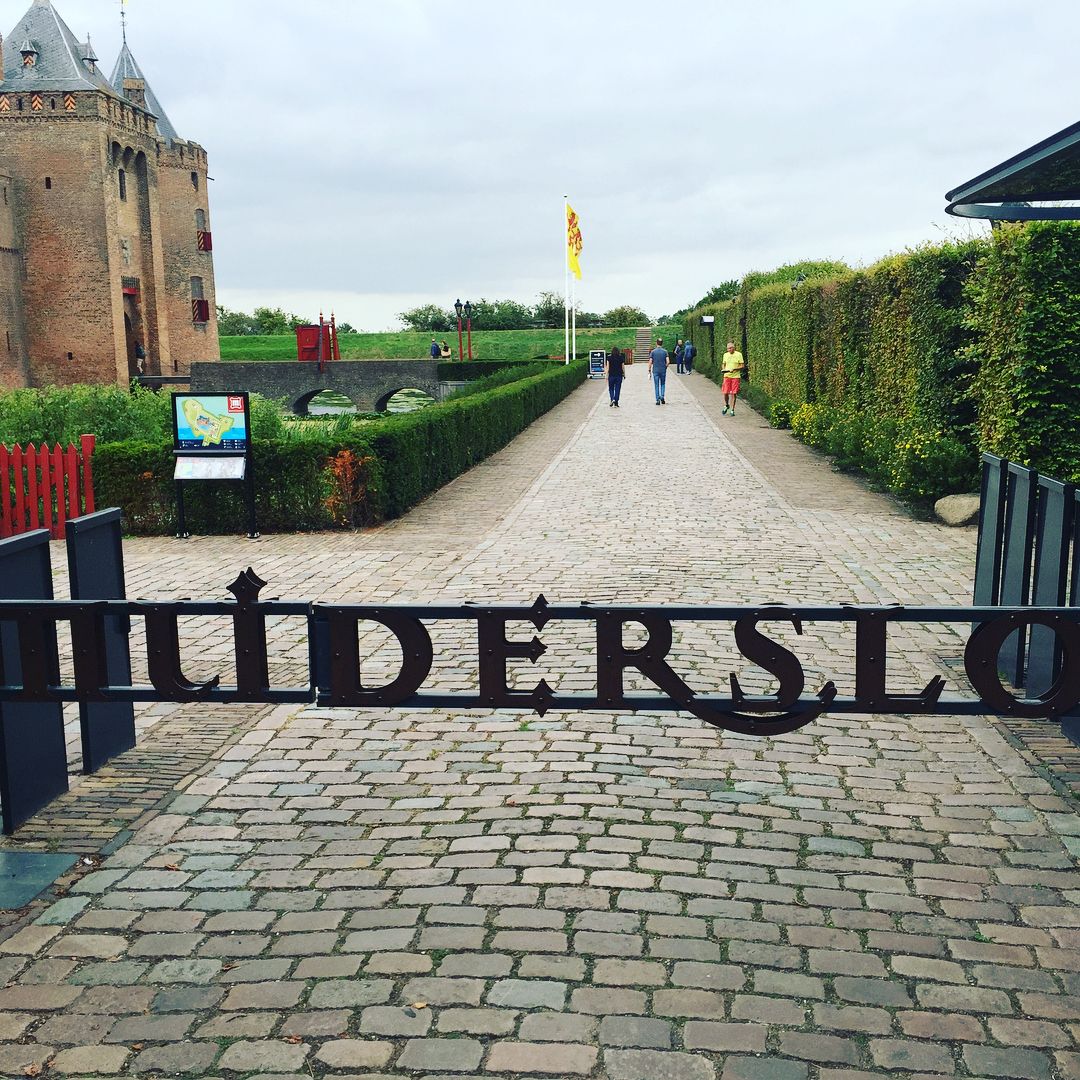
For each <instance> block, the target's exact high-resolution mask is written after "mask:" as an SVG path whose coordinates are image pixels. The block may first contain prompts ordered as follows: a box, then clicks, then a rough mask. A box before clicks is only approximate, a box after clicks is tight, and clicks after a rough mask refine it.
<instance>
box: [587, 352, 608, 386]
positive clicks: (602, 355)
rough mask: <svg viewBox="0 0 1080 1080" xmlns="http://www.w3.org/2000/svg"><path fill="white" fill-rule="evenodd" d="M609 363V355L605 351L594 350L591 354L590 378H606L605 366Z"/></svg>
mask: <svg viewBox="0 0 1080 1080" xmlns="http://www.w3.org/2000/svg"><path fill="white" fill-rule="evenodd" d="M606 363H607V353H606V352H604V350H603V349H593V350H592V351H591V352H590V353H589V378H590V379H602V378H603V377H604V365H605V364H606Z"/></svg>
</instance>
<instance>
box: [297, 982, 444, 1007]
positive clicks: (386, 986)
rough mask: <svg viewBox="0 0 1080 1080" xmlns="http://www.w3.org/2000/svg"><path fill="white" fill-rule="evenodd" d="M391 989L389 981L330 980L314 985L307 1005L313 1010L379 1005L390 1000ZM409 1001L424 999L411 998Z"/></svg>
mask: <svg viewBox="0 0 1080 1080" xmlns="http://www.w3.org/2000/svg"><path fill="white" fill-rule="evenodd" d="M393 987H394V984H393V982H391V981H390V980H389V979H367V980H364V981H362V982H354V981H353V980H351V979H331V980H329V981H327V982H320V983H316V984H315V986H314V987H313V988H312V991H311V993H310V994H309V995H308V1005H309V1006H310V1007H311V1008H313V1009H334V1008H337V1007H339V1006H360V1005H381V1004H383V1003H384V1002H387V1001H389V1000H390V994H391V992H392V990H393ZM409 1000H410V1001H422V1000H425V999H424V998H421V997H418V996H413V997H411V998H410V999H409Z"/></svg>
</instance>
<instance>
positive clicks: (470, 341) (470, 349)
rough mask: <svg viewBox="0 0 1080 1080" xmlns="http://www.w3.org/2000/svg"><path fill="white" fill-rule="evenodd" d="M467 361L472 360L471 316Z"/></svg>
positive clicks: (470, 320) (470, 319) (470, 317)
mask: <svg viewBox="0 0 1080 1080" xmlns="http://www.w3.org/2000/svg"><path fill="white" fill-rule="evenodd" d="M469 359H470V360H471V359H472V316H471V315H470V316H469Z"/></svg>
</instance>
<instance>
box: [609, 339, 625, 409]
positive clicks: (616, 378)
mask: <svg viewBox="0 0 1080 1080" xmlns="http://www.w3.org/2000/svg"><path fill="white" fill-rule="evenodd" d="M605 367H606V370H607V389H608V397H609V398H611V403H610V404H609V405H608V408H609V409H617V408H618V407H619V393H620V392H621V390H622V381H623V376H624V375H625V374H626V357H625V356H623V354H622V353H621V352H620V351H619V346H618V345H613V346H612V347H611V352H610V353H609V354H608V358H607V364H606V365H605Z"/></svg>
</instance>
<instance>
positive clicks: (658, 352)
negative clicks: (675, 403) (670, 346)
mask: <svg viewBox="0 0 1080 1080" xmlns="http://www.w3.org/2000/svg"><path fill="white" fill-rule="evenodd" d="M667 369H668V351H667V349H665V348H664V339H663V338H657V339H656V348H655V349H653V351H652V352H651V353H649V371H650V372H652V381H653V389H654V390H655V391H656V404H657V405H666V404H667V402H666V401H665V400H664V389H665V387H666V386H667Z"/></svg>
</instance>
